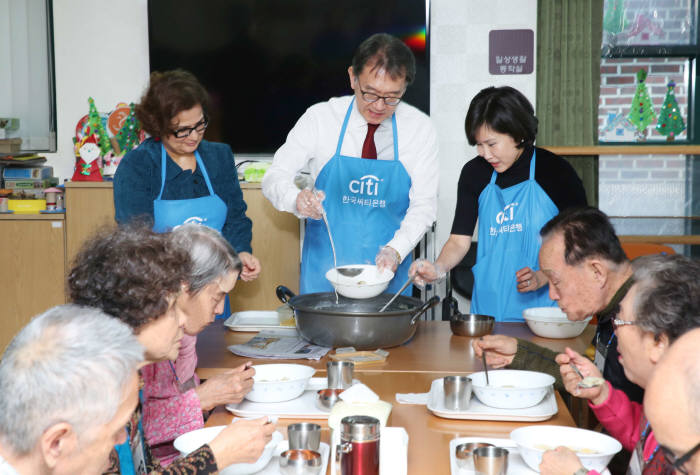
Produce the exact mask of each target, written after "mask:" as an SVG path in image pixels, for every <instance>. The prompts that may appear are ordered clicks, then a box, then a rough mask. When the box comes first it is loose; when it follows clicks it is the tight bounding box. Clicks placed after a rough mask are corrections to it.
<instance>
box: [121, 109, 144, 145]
mask: <svg viewBox="0 0 700 475" xmlns="http://www.w3.org/2000/svg"><path fill="white" fill-rule="evenodd" d="M140 131H141V124H140V123H139V121H138V119H137V118H136V112H135V107H134V103H133V102H132V103H131V104H129V115H128V116H126V118H125V119H124V124H123V125H122V126H121V128H120V129H119V131H118V132H117V142H118V143H119V148H120V149H121V153H126V152H128V151H129V150H131V149H133V148H134V147H136V146H137V145H138V144H139V132H140Z"/></svg>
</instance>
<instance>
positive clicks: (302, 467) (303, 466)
mask: <svg viewBox="0 0 700 475" xmlns="http://www.w3.org/2000/svg"><path fill="white" fill-rule="evenodd" d="M279 460H280V472H282V473H283V474H285V475H287V474H288V475H315V474H317V473H319V472H320V471H321V466H322V460H321V454H320V453H318V452H316V451H314V450H285V451H284V452H282V453H281V454H280V456H279Z"/></svg>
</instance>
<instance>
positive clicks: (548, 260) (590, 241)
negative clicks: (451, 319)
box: [472, 207, 643, 402]
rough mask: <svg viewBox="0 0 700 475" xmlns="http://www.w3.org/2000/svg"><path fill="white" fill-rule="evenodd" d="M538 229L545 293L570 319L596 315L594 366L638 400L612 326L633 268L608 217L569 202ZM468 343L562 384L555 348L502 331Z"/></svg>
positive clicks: (494, 361)
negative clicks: (624, 368) (508, 334)
mask: <svg viewBox="0 0 700 475" xmlns="http://www.w3.org/2000/svg"><path fill="white" fill-rule="evenodd" d="M540 235H541V236H542V247H541V248H540V254H539V258H540V268H541V269H542V271H543V272H544V274H545V275H546V276H547V280H548V281H549V294H550V297H551V298H552V299H553V300H556V301H557V303H558V304H559V307H560V308H561V309H562V310H563V311H564V312H565V313H566V314H567V317H568V318H569V319H570V320H583V319H584V318H586V317H587V316H589V315H597V316H598V326H597V328H596V334H595V337H594V340H593V343H594V344H595V346H596V355H595V363H596V366H597V367H598V369H599V370H600V371H601V372H602V373H603V376H604V378H605V379H606V380H608V381H609V382H610V384H612V386H613V387H615V388H618V389H621V390H622V391H624V392H625V394H627V396H628V397H629V398H630V399H631V400H632V401H635V402H641V401H642V396H643V391H642V389H641V388H640V387H639V386H637V385H636V384H634V383H632V382H631V381H629V380H628V379H627V377H626V376H625V373H624V370H623V368H622V365H621V364H620V362H619V359H618V357H619V353H618V351H617V340H616V338H615V332H614V331H613V327H612V320H613V319H614V318H616V315H617V313H618V312H619V310H620V301H622V299H623V298H624V297H625V294H626V293H627V291H628V290H629V288H630V286H631V284H632V281H631V279H630V276H631V275H632V268H631V266H630V262H629V260H628V259H627V257H626V256H625V253H624V251H623V250H622V246H621V245H620V241H619V240H618V238H617V236H616V235H615V231H614V229H613V227H612V224H610V221H609V220H608V217H607V216H606V215H605V214H604V213H603V212H602V211H599V210H598V209H596V208H591V207H587V208H570V209H568V210H566V211H564V212H562V213H560V214H559V215H557V216H555V217H554V218H552V219H551V220H550V221H549V222H548V223H547V224H545V225H544V227H543V228H542V230H541V231H540ZM472 345H473V347H474V351H475V353H476V355H477V356H478V357H481V355H482V352H483V351H484V350H486V361H487V363H488V364H490V365H492V366H494V367H503V366H508V367H509V368H513V369H528V370H532V371H541V372H545V373H549V374H551V375H552V376H554V377H555V378H557V388H558V389H563V385H562V383H561V375H560V373H559V364H557V362H555V360H554V359H555V357H556V356H557V353H555V352H554V351H551V350H549V349H546V348H543V347H541V346H538V345H536V344H534V343H530V342H527V341H524V340H520V339H516V338H512V337H507V336H503V335H491V336H485V337H483V339H479V340H474V342H473V343H472ZM564 357H565V355H564ZM560 358H561V357H560ZM559 363H567V362H566V361H560V362H559Z"/></svg>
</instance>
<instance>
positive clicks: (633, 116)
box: [627, 69, 656, 141]
mask: <svg viewBox="0 0 700 475" xmlns="http://www.w3.org/2000/svg"><path fill="white" fill-rule="evenodd" d="M646 78H647V72H646V71H645V70H644V69H640V70H639V71H637V90H636V91H635V93H634V98H633V99H632V105H631V110H630V113H629V115H628V116H627V118H628V119H629V121H630V123H632V125H634V126H635V127H636V128H637V140H639V141H644V140H646V136H647V127H648V126H649V125H650V124H651V123H652V122H654V121H655V120H656V114H655V113H654V109H653V104H652V102H651V98H650V97H649V90H648V89H647V85H646V83H645V82H644V81H645V80H646Z"/></svg>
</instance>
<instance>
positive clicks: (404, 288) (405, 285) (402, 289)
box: [379, 277, 413, 313]
mask: <svg viewBox="0 0 700 475" xmlns="http://www.w3.org/2000/svg"><path fill="white" fill-rule="evenodd" d="M411 282H413V278H412V277H409V278H408V280H407V281H406V283H404V284H403V286H401V288H400V289H399V291H398V292H396V293H395V294H394V296H393V297H391V299H390V300H389V301H388V302H387V303H386V304H384V306H383V307H382V308H380V309H379V313H382V312H383V311H384V310H386V309H387V307H389V305H391V304H392V302H393V301H394V300H396V297H398V296H399V294H401V292H403V291H404V290H406V287H408V286H409V285H411Z"/></svg>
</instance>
